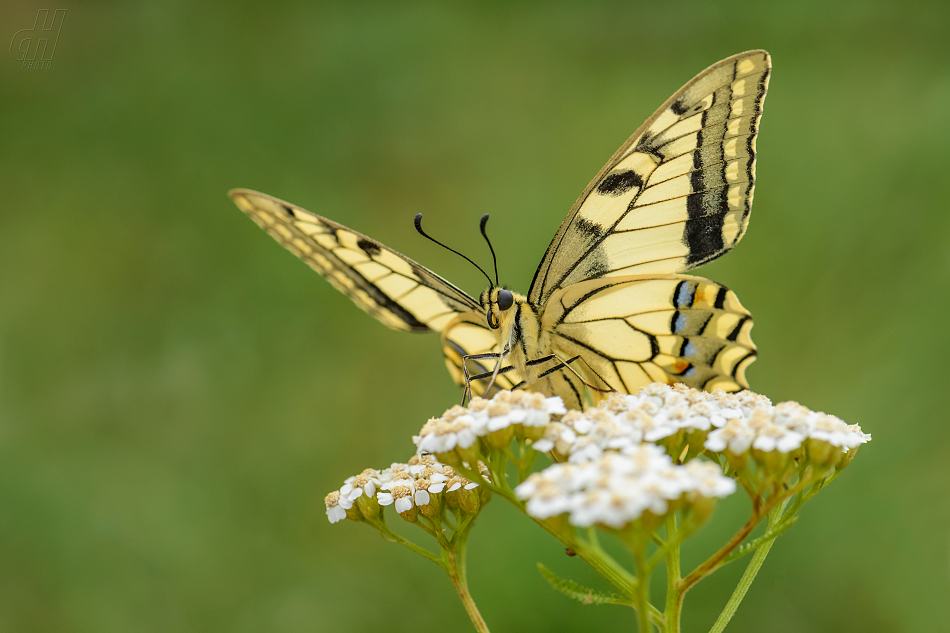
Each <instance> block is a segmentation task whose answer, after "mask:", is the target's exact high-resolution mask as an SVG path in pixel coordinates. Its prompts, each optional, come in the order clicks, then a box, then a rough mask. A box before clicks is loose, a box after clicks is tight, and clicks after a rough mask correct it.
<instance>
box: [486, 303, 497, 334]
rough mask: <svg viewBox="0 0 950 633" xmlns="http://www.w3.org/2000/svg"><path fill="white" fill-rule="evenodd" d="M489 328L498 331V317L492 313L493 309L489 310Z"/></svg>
mask: <svg viewBox="0 0 950 633" xmlns="http://www.w3.org/2000/svg"><path fill="white" fill-rule="evenodd" d="M488 327H490V328H491V329H493V330H497V329H498V317H496V316H495V313H494V312H492V309H491V308H488Z"/></svg>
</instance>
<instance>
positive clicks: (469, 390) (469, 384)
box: [462, 352, 507, 407]
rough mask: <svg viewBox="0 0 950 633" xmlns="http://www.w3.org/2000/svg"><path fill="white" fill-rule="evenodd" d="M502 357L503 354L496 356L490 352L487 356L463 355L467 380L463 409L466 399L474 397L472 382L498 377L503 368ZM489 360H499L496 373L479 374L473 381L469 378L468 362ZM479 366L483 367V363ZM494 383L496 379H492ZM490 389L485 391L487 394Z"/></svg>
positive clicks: (463, 369) (463, 370)
mask: <svg viewBox="0 0 950 633" xmlns="http://www.w3.org/2000/svg"><path fill="white" fill-rule="evenodd" d="M502 356H503V354H495V353H491V352H489V353H487V354H463V355H462V376H464V378H465V388H464V389H463V390H462V406H463V407H464V406H465V400H466V398H471V395H472V380H477V379H478V378H487V377H488V376H494V375H497V371H498V369H499V367H500V366H501V358H502ZM488 359H494V360H497V361H498V362H497V363H496V365H495V371H494V372H488V373H486V374H484V375H482V374H479V375H478V376H477V377H476V378H474V379H473V378H472V377H471V376H469V374H468V363H467V361H470V360H488ZM478 364H479V365H481V363H478ZM482 368H483V369H484V365H482ZM506 371H507V370H506ZM494 382H495V379H494V378H492V384H494ZM488 389H491V385H489V387H488ZM488 389H486V390H485V393H486V394H487V393H488Z"/></svg>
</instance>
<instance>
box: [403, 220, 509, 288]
mask: <svg viewBox="0 0 950 633" xmlns="http://www.w3.org/2000/svg"><path fill="white" fill-rule="evenodd" d="M414 223H415V225H416V230H417V231H418V232H419V235H421V236H422V237H424V238H426V239H427V240H431V241H433V242H435V243H436V244H438V245H439V246H441V247H442V248H444V249H446V250H449V251H452V252H453V253H455V254H456V255H458V256H459V257H461V258H463V259H464V260H465V261H467V262H468V263H469V264H471V265H472V266H474V267H475V268H477V269H478V270H479V272H481V273H482V274H483V275H485V279H487V280H488V285H489V286H491V285H492V283H491V277H489V276H488V273H486V272H485V271H484V270H483V269H482V267H481V266H479V265H478V264H476V263H475V262H473V261H472V260H471V259H469V258H468V257H466V256H465V255H462V254H461V253H460V252H458V251H457V250H455V249H454V248H451V247H449V246H446V245H445V244H443V243H442V242H440V241H439V240H437V239H435V238H434V237H432V236H431V235H429V234H428V233H426V232H425V231H423V230H422V214H421V213H417V214H416V219H415V220H414Z"/></svg>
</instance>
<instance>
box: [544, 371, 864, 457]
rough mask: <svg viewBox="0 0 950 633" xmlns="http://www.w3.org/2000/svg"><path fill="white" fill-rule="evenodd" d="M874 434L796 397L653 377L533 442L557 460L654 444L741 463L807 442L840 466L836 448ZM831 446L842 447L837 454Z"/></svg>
mask: <svg viewBox="0 0 950 633" xmlns="http://www.w3.org/2000/svg"><path fill="white" fill-rule="evenodd" d="M870 439H871V436H870V435H868V434H865V433H863V432H862V431H861V429H860V427H858V426H857V425H852V426H848V425H847V424H845V423H844V422H842V421H841V420H840V419H838V418H836V417H834V416H831V415H827V414H824V413H817V412H814V411H811V410H810V409H808V408H806V407H803V406H802V405H800V404H798V403H796V402H783V403H781V404H778V405H775V406H773V405H772V403H771V401H770V400H769V399H768V398H766V397H764V396H760V395H758V394H754V393H752V392H749V391H743V392H740V393H725V392H723V391H721V390H717V391H714V392H712V393H707V392H703V391H698V390H696V389H690V388H688V387H686V386H685V385H673V386H669V385H665V384H662V383H654V384H651V385H648V386H647V387H644V388H643V389H642V390H641V391H640V392H639V393H637V394H635V395H622V394H614V395H612V396H610V397H609V398H607V399H605V400H604V401H602V402H601V403H600V404H598V406H596V407H593V408H592V409H589V410H587V411H585V412H580V411H571V412H569V413H568V414H566V415H565V416H563V417H562V418H561V420H560V421H559V422H553V423H551V424H549V425H547V427H546V428H545V430H544V434H543V436H542V437H541V438H540V439H539V440H537V441H536V442H535V443H534V444H533V446H534V448H535V449H536V450H538V451H542V452H551V453H553V454H554V456H555V457H556V458H559V459H567V460H568V461H570V462H583V461H589V460H596V459H599V458H600V457H601V456H603V455H604V454H605V453H606V452H608V451H616V452H620V453H627V452H629V451H636V450H638V447H639V445H640V443H641V442H654V443H657V444H660V445H662V446H664V447H665V448H666V449H667V450H668V452H670V454H671V455H672V456H673V457H679V456H680V455H681V451H683V450H684V449H686V448H687V447H688V449H689V454H688V457H693V456H695V455H696V454H698V453H700V452H702V449H706V450H708V451H711V452H713V453H723V454H726V455H727V456H729V457H731V461H733V462H736V459H735V457H736V456H744V455H745V454H746V453H749V452H750V451H751V452H752V453H754V455H753V457H761V456H760V455H759V453H763V452H764V453H768V452H773V451H777V452H778V453H781V454H788V453H791V452H792V451H797V450H799V449H802V447H803V445H804V444H807V446H808V457H809V458H811V459H812V461H814V462H816V463H821V464H824V465H836V464H839V463H841V462H842V460H843V459H845V460H847V459H850V457H847V456H845V457H844V458H842V455H839V454H837V453H849V451H851V453H850V455H851V456H853V451H854V450H855V449H856V448H857V447H858V446H859V445H861V444H864V443H866V442H868V441H869V440H870ZM831 447H835V448H837V449H840V450H838V451H837V453H834V451H832V450H831ZM833 453H834V455H833ZM683 456H684V457H687V454H686V453H683ZM795 457H799V456H798V455H795ZM759 461H762V460H759ZM772 461H774V460H772Z"/></svg>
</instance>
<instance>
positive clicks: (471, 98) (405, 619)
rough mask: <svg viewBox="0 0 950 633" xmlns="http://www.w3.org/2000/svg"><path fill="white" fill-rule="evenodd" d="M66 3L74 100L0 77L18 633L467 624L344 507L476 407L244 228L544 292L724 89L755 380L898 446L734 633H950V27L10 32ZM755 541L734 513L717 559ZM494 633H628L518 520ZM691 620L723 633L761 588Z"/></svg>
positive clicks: (88, 25) (119, 14) (825, 501)
mask: <svg viewBox="0 0 950 633" xmlns="http://www.w3.org/2000/svg"><path fill="white" fill-rule="evenodd" d="M38 8H65V9H67V10H68V13H67V15H66V19H65V23H64V26H63V29H62V33H61V37H60V39H59V43H58V45H57V48H56V51H55V58H54V61H53V64H52V68H50V69H48V70H40V71H29V70H21V69H20V65H19V63H18V62H16V61H15V60H14V59H12V57H10V56H4V57H3V58H2V59H3V61H0V84H2V86H3V88H2V95H3V98H2V100H0V117H2V118H0V120H2V124H0V148H2V151H0V201H2V206H0V631H4V632H5V631H11V632H12V631H16V632H22V631H51V632H59V631H63V632H66V631H69V632H89V633H108V632H113V631H115V632H120V631H122V632H124V631H137V632H146V633H147V632H151V631H240V632H243V631H274V632H297V631H324V630H326V631H365V630H371V629H373V630H382V631H418V630H450V631H464V630H468V629H469V626H470V625H469V624H468V621H467V619H466V616H465V614H464V611H463V610H462V608H461V606H460V605H459V603H458V602H457V600H456V598H455V595H454V593H453V591H452V589H451V587H450V585H449V584H448V582H447V581H446V580H445V578H443V577H442V575H441V571H440V570H439V569H437V568H436V567H435V566H434V565H432V564H431V563H430V562H428V561H426V560H423V559H422V558H421V557H418V556H416V555H414V554H411V553H410V552H408V551H404V550H403V549H402V548H399V547H398V546H395V545H391V544H388V543H385V542H383V541H382V540H381V539H380V538H379V537H378V535H377V534H376V533H375V532H373V531H371V530H369V529H366V528H364V527H363V526H358V525H355V524H352V523H344V524H341V525H333V526H331V525H330V524H329V523H328V522H327V521H326V518H325V516H324V510H323V501H322V499H323V495H324V494H326V493H327V492H329V491H330V490H332V489H334V488H336V487H338V486H339V485H340V484H341V482H342V479H343V478H344V477H346V476H348V475H350V474H353V473H355V472H357V471H359V470H361V469H363V468H364V467H367V466H376V467H383V466H386V465H388V464H389V463H390V462H392V461H397V460H398V461H403V460H405V459H406V458H408V457H409V456H410V454H411V453H412V450H413V447H412V444H411V442H410V440H409V435H410V434H411V433H412V432H413V431H415V430H417V429H418V428H419V427H420V426H421V424H422V422H423V421H424V420H425V419H426V418H427V417H428V416H430V415H434V414H437V413H439V412H441V411H442V410H443V409H444V408H445V407H447V406H449V405H451V404H452V403H454V402H455V401H456V400H457V398H458V395H459V392H458V390H457V389H456V388H455V387H454V386H453V385H452V384H451V382H450V380H449V378H448V374H447V373H446V371H445V369H444V367H443V364H442V360H441V356H440V351H439V344H438V340H437V338H436V337H435V336H428V337H425V336H413V335H408V334H402V333H397V332H392V331H389V330H387V329H385V328H384V327H382V326H380V325H379V324H377V323H376V322H374V321H373V320H372V319H371V318H369V317H367V316H366V315H364V314H363V313H361V312H360V311H358V310H357V309H355V308H354V307H353V306H352V305H350V303H349V301H348V300H347V299H345V298H344V297H342V296H341V295H339V294H337V293H336V292H335V291H334V290H333V289H332V288H331V287H330V286H329V285H328V284H326V283H325V282H323V281H322V280H321V279H319V277H317V276H316V275H315V274H314V273H313V272H312V271H310V269H308V268H307V267H306V266H304V265H303V264H301V263H299V262H297V261H296V260H295V259H294V258H293V257H292V256H291V255H290V254H288V253H287V252H285V251H284V250H283V249H281V248H280V247H279V246H277V245H276V244H275V243H274V242H273V241H272V240H271V239H270V238H268V237H267V236H266V235H264V234H263V233H262V232H261V231H260V230H259V229H257V227H255V226H254V225H253V224H252V223H251V222H249V221H248V220H247V219H246V218H245V217H243V216H242V214H241V213H240V212H239V211H238V210H237V209H236V208H235V207H234V205H232V204H231V202H230V201H229V200H228V199H227V198H226V197H225V192H226V191H227V190H228V189H229V188H231V187H250V188H255V189H258V190H261V191H264V192H267V193H271V194H273V195H276V196H279V197H281V198H284V199H286V200H290V201H293V202H295V203H297V204H300V205H301V206H303V207H305V208H308V209H311V210H313V211H315V212H318V213H321V214H323V215H327V216H329V217H331V218H333V219H336V220H338V221H341V222H343V223H345V224H347V225H349V226H352V227H354V228H356V229H358V230H361V231H364V232H367V233H369V234H370V235H372V236H374V237H376V238H378V239H380V240H382V241H384V242H385V243H387V244H389V245H391V246H393V247H395V248H397V249H398V250H401V251H403V252H405V253H406V254H408V255H409V256H411V257H414V258H416V259H418V260H419V261H420V262H422V263H424V264H426V265H428V266H430V267H432V268H434V269H436V270H437V271H439V272H440V273H441V274H443V275H445V276H447V277H448V278H449V279H452V280H454V281H455V282H456V283H458V284H459V285H461V286H462V287H463V288H466V289H467V290H469V291H470V292H472V293H477V292H479V291H480V290H481V288H482V282H481V281H480V276H479V275H478V273H477V272H476V271H474V270H473V269H471V268H470V267H469V266H468V265H467V264H465V263H464V262H462V261H461V260H459V259H458V258H456V257H454V256H452V255H451V254H448V253H445V252H444V251H440V250H439V249H437V248H436V247H435V246H433V245H431V244H428V243H426V242H424V241H423V240H421V238H419V237H418V236H417V235H416V234H415V233H414V231H413V229H412V224H411V219H412V216H413V215H414V214H415V213H417V212H419V211H424V212H426V214H427V215H426V217H427V220H426V221H427V228H428V229H429V230H430V231H431V232H432V233H433V234H435V235H437V236H440V237H442V238H444V239H446V240H447V241H450V242H451V244H452V245H453V246H455V247H457V248H460V249H462V250H464V251H465V252H466V253H470V254H473V255H474V256H475V257H476V258H477V259H479V260H480V261H482V262H484V261H486V257H487V251H486V249H485V247H484V244H482V243H481V242H480V238H479V236H478V233H477V228H476V227H477V221H478V218H479V217H480V215H481V214H482V213H485V212H489V211H490V212H491V213H492V214H493V215H492V217H493V220H492V226H493V231H494V233H493V234H494V241H495V246H496V249H498V251H499V258H500V265H501V271H502V277H503V281H506V282H507V283H509V284H511V285H512V286H513V287H515V288H518V289H521V290H522V291H524V290H526V289H527V286H528V283H529V282H530V280H531V276H532V274H533V272H534V268H535V266H536V265H537V263H538V261H539V260H540V257H541V255H542V253H543V251H544V248H545V247H546V245H547V244H548V241H549V240H550V238H551V236H552V235H553V234H554V231H555V230H556V228H557V226H558V225H559V223H560V222H561V219H562V218H563V216H564V215H565V214H566V212H567V211H568V209H569V208H570V206H571V204H572V203H573V201H574V199H575V197H576V196H577V194H578V193H579V192H580V191H581V190H582V189H583V188H584V186H585V185H586V183H587V181H588V180H589V179H590V178H591V176H593V174H594V173H596V171H597V170H598V169H599V168H600V166H601V165H602V164H603V162H604V161H605V160H606V159H607V158H608V157H609V156H610V155H611V154H612V153H613V151H614V150H615V149H616V148H617V147H618V146H619V145H620V143H621V142H623V140H624V139H626V137H627V136H628V135H629V134H630V132H632V131H633V129H634V128H636V127H637V126H638V125H639V124H640V123H641V122H642V121H643V119H645V118H646V117H647V116H648V115H649V114H650V113H651V112H652V111H653V110H654V108H656V107H657V106H658V105H659V104H660V103H661V102H663V101H664V100H665V99H666V98H667V97H668V96H669V95H670V94H672V92H673V91H675V90H676V89H677V88H678V87H679V86H681V85H682V84H683V83H684V82H686V81H687V80H688V79H689V78H690V77H692V76H693V75H694V74H695V73H697V72H698V71H700V70H701V69H703V68H705V67H706V66H708V65H709V64H712V63H713V62H715V61H718V60H719V59H721V58H723V57H726V56H728V55H730V54H733V53H736V52H739V51H743V50H746V49H750V48H759V47H761V48H766V49H768V50H769V51H770V52H771V53H772V56H773V63H774V72H773V75H772V83H771V88H770V91H769V96H768V99H767V100H766V105H765V116H764V117H763V120H762V127H761V134H760V137H759V144H758V148H759V162H758V175H759V179H758V182H757V188H756V196H755V206H754V213H753V218H752V222H751V227H750V230H749V232H748V234H747V235H746V237H745V239H744V241H743V242H742V244H741V245H740V246H739V247H738V248H737V249H736V250H735V251H734V252H733V253H732V254H730V255H729V256H728V257H725V258H724V259H722V260H720V261H717V262H715V263H714V264H712V265H710V266H707V267H706V268H704V269H701V271H700V273H701V274H703V275H705V276H708V277H711V278H712V279H715V280H717V281H720V282H722V283H725V284H727V285H729V286H730V287H731V288H732V289H734V290H735V291H736V292H737V293H738V295H739V296H740V298H741V299H742V301H743V303H744V304H745V306H746V307H748V308H749V309H750V310H751V311H752V312H753V314H754V315H755V317H756V327H755V330H754V336H755V340H756V342H757V343H758V345H759V349H760V359H759V361H758V362H757V363H756V364H755V365H753V366H752V368H751V370H750V371H749V374H748V375H749V377H750V380H751V382H752V385H753V388H755V389H756V390H757V391H759V392H761V393H765V394H767V395H768V396H770V397H771V398H772V399H773V400H774V401H780V400H786V399H795V400H799V401H801V402H802V403H804V404H806V405H808V406H809V407H812V408H815V409H820V410H824V411H828V412H832V413H835V414H837V415H839V416H841V417H843V418H844V419H845V420H847V421H848V422H851V423H859V424H861V425H862V427H864V429H865V430H866V431H869V432H871V433H873V435H874V441H873V442H872V443H871V444H870V445H869V446H868V447H866V448H864V449H862V450H861V452H860V454H859V457H858V459H857V460H856V461H855V463H854V464H853V465H852V466H851V467H850V468H849V469H848V470H847V471H846V472H845V473H844V475H843V476H842V477H841V478H839V479H838V481H837V482H836V483H835V484H834V485H832V486H831V487H830V488H829V489H828V490H826V491H824V492H823V493H822V494H821V495H819V496H818V497H817V498H816V499H815V500H814V501H812V502H811V503H810V504H809V505H807V506H806V507H805V510H804V512H803V517H802V520H801V521H799V523H798V524H796V525H795V526H794V527H793V528H792V529H791V530H790V531H789V532H788V533H787V534H786V535H784V536H782V537H781V538H780V539H779V540H778V542H777V544H776V546H775V547H774V548H773V550H772V554H771V556H770V558H769V560H768V561H767V562H766V564H765V567H764V568H763V571H762V573H761V574H760V576H759V579H758V580H757V582H756V584H755V585H753V588H752V590H751V591H750V592H749V594H748V597H747V599H746V601H745V602H744V603H743V605H742V606H741V608H740V609H739V612H738V614H737V616H736V618H735V620H733V623H732V624H731V625H730V629H729V630H730V631H735V632H743V631H746V632H752V631H763V630H768V631H774V632H779V633H784V632H793V631H795V632H797V631H835V632H840V631H862V632H864V631H935V630H948V629H945V628H943V627H948V628H950V624H948V623H950V600H948V599H947V596H948V594H950V426H948V424H947V421H948V420H947V418H948V414H947V406H946V404H945V401H944V400H943V395H942V394H945V393H946V392H947V390H948V387H947V371H946V370H947V368H946V367H943V366H942V365H941V364H940V363H942V362H943V361H944V360H946V359H947V358H948V353H950V337H948V334H947V331H946V324H945V322H944V319H945V316H946V314H947V313H948V309H950V294H948V291H950V284H948V281H947V280H948V273H950V246H948V233H950V214H948V208H947V201H948V200H950V184H948V183H950V178H948V176H947V172H948V167H950V152H948V147H950V117H948V111H950V5H948V4H947V3H946V2H934V3H932V4H912V3H906V2H905V3H896V2H894V3H885V2H861V3H856V2H838V3H833V2H810V1H809V2H806V1H798V2H784V3H769V4H761V5H756V4H753V3H750V2H741V3H740V2H715V3H714V2H679V3H675V4H673V3H669V4H667V3H653V4H635V3H616V4H607V3H588V2H576V3H564V4H530V5H520V6H510V5H509V4H508V3H497V4H479V5H478V7H475V6H471V5H470V6H467V7H460V8H449V7H448V6H443V5H440V4H436V3H432V4H427V3H412V4H406V5H403V6H395V4H394V3H379V4H378V5H357V4H355V3H338V4H313V3H297V4H285V5H283V6H281V7H275V6H271V7H267V8H263V7H261V6H257V5H255V4H253V3H243V4H241V3H233V2H232V3H219V4H207V5H204V6H202V7H198V6H195V4H194V3H188V2H180V1H179V2H164V3H157V2H156V3H137V2H86V3H68V2H62V3H60V4H55V5H46V4H40V3H37V2H23V3H16V4H13V3H5V4H4V6H3V7H2V9H0V25H2V31H0V35H2V37H3V38H6V40H4V41H8V40H10V39H11V38H12V37H13V34H14V33H15V32H16V31H18V30H19V29H23V28H29V27H30V26H31V25H32V24H33V21H34V19H35V17H36V12H37V9H38ZM744 511H745V507H744V504H743V503H742V502H741V500H739V501H735V502H729V503H726V504H725V505H723V506H722V507H721V508H720V511H719V514H718V516H717V517H716V520H714V521H713V523H712V524H711V525H709V526H708V527H707V528H706V529H705V530H704V531H703V532H702V533H701V534H700V535H699V536H698V537H697V538H696V541H697V543H696V544H694V545H693V546H691V547H690V548H689V549H688V550H687V552H686V557H687V564H688V563H689V562H690V561H692V562H696V561H698V560H700V559H701V557H702V556H703V555H704V554H705V553H708V552H709V551H711V549H712V548H714V547H716V546H718V545H717V544H718V543H720V542H722V540H723V539H724V538H725V537H727V536H728V534H729V530H730V528H731V527H732V524H733V523H734V522H735V521H737V520H739V519H740V518H741V516H742V514H743V513H744ZM479 520H480V523H481V525H479V526H478V529H476V530H475V532H474V533H473V536H472V539H471V554H470V556H471V563H470V568H471V569H470V574H471V584H472V591H473V593H474V595H475V597H476V599H477V600H478V602H479V604H480V606H481V608H482V612H483V614H484V615H485V617H486V619H487V620H488V622H489V623H490V624H491V625H492V626H493V630H495V631H562V630H563V631H568V630H592V631H595V630H596V631H607V630H633V628H634V623H633V614H632V612H630V611H629V610H624V609H621V608H619V607H585V606H582V605H580V604H578V603H575V602H571V601H569V600H567V599H566V598H563V597H562V596H560V595H558V594H555V593H553V592H552V591H551V590H550V588H549V587H548V586H547V585H546V584H545V583H544V581H543V580H542V579H541V577H540V576H539V575H538V573H537V571H536V569H535V561H538V560H540V561H544V562H545V563H546V564H547V565H548V566H550V567H552V568H554V569H555V570H556V571H558V572H559V573H562V574H565V575H572V576H574V577H576V578H579V579H581V580H583V581H585V582H591V583H593V582H595V580H594V579H592V577H591V576H590V574H588V573H586V572H585V570H584V569H583V563H581V562H580V561H578V560H576V559H568V558H566V557H565V556H564V555H563V550H562V549H561V548H560V547H559V546H558V545H557V543H556V542H555V541H554V540H553V539H551V538H550V537H548V536H547V535H546V534H542V533H540V531H539V530H537V529H536V528H535V527H534V526H533V525H532V524H530V522H528V521H527V520H526V519H525V518H524V517H522V516H520V515H519V514H518V513H516V512H515V511H513V510H512V509H511V508H509V507H507V506H506V505H505V504H504V503H503V502H502V501H497V502H494V503H492V504H491V505H490V506H489V507H488V509H487V510H486V512H485V513H484V514H483V515H482V517H481V518H480V519H479ZM741 568H742V565H737V566H730V567H728V568H726V569H724V570H723V571H721V572H719V573H718V574H717V575H716V576H714V577H713V578H712V579H710V580H708V581H706V582H705V583H703V584H701V585H700V586H699V588H698V589H696V590H694V592H692V593H691V594H690V596H689V598H688V600H687V609H686V614H685V629H684V630H687V631H702V630H707V629H708V627H709V625H710V624H711V622H712V621H713V620H714V619H715V616H716V614H717V613H718V611H719V609H720V608H721V606H722V605H723V604H724V602H725V600H726V599H727V597H728V595H729V593H730V592H731V590H732V587H733V586H734V583H735V581H736V580H737V579H738V576H739V574H740V573H741V571H742V569H741Z"/></svg>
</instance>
